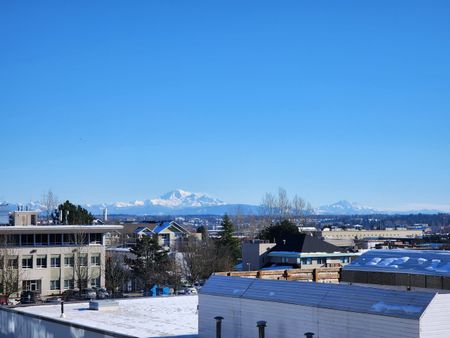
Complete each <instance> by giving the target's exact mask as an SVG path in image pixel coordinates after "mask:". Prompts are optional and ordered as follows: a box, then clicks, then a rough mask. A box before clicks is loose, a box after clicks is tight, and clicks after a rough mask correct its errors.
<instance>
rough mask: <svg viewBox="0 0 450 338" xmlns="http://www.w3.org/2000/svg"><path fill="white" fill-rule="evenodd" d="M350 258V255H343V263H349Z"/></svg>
mask: <svg viewBox="0 0 450 338" xmlns="http://www.w3.org/2000/svg"><path fill="white" fill-rule="evenodd" d="M349 262H350V259H349V258H348V257H341V263H349Z"/></svg>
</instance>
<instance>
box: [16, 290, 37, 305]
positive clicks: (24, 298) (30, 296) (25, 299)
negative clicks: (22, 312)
mask: <svg viewBox="0 0 450 338" xmlns="http://www.w3.org/2000/svg"><path fill="white" fill-rule="evenodd" d="M37 303H42V299H41V294H40V293H39V292H37V291H22V293H21V294H20V304H37Z"/></svg>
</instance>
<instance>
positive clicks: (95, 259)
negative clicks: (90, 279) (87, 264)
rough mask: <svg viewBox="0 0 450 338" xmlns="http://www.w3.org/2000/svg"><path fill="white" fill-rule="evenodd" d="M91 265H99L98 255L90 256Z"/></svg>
mask: <svg viewBox="0 0 450 338" xmlns="http://www.w3.org/2000/svg"><path fill="white" fill-rule="evenodd" d="M91 265H93V266H100V255H93V256H91Z"/></svg>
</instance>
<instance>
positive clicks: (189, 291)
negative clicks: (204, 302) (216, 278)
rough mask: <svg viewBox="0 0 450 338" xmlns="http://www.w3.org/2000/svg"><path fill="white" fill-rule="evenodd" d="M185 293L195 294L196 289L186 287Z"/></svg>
mask: <svg viewBox="0 0 450 338" xmlns="http://www.w3.org/2000/svg"><path fill="white" fill-rule="evenodd" d="M186 294H187V295H196V294H197V289H196V288H194V287H189V288H186Z"/></svg>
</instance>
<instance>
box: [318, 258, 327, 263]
mask: <svg viewBox="0 0 450 338" xmlns="http://www.w3.org/2000/svg"><path fill="white" fill-rule="evenodd" d="M317 264H327V259H326V258H317Z"/></svg>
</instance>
